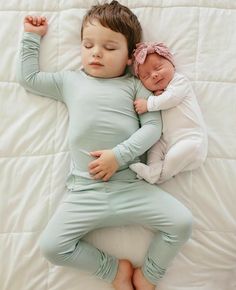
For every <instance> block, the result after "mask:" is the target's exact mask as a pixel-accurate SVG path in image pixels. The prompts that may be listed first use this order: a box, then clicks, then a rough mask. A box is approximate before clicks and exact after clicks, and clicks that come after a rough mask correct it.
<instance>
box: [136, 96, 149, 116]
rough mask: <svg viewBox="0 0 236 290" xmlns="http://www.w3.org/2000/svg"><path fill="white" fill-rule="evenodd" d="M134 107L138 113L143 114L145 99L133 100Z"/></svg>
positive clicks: (145, 110) (145, 109)
mask: <svg viewBox="0 0 236 290" xmlns="http://www.w3.org/2000/svg"><path fill="white" fill-rule="evenodd" d="M134 108H135V111H136V112H137V113H138V114H143V113H146V112H147V110H148V109H147V100H145V99H138V100H136V101H134Z"/></svg>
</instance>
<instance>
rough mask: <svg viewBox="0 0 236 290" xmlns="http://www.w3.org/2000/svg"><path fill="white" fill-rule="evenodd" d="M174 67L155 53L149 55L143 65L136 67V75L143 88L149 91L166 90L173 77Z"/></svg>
mask: <svg viewBox="0 0 236 290" xmlns="http://www.w3.org/2000/svg"><path fill="white" fill-rule="evenodd" d="M174 72H175V69H174V66H173V65H172V63H171V62H169V61H168V60H167V59H166V58H164V57H162V56H160V55H158V54H157V53H152V54H149V55H148V56H147V58H146V60H145V62H144V63H143V64H140V65H139V66H138V75H139V78H140V80H141V82H142V83H143V84H144V86H145V87H146V88H147V89H149V90H150V91H162V90H164V89H166V87H167V86H168V84H169V82H170V81H171V80H172V78H173V76H174Z"/></svg>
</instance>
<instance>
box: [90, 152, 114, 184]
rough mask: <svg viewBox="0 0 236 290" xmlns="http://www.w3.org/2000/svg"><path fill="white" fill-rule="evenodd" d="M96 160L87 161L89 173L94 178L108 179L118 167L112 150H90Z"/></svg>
mask: <svg viewBox="0 0 236 290" xmlns="http://www.w3.org/2000/svg"><path fill="white" fill-rule="evenodd" d="M90 154H91V155H92V156H93V157H97V159H96V160H94V161H92V162H90V163H89V173H90V174H91V175H93V178H94V179H102V180H103V181H108V180H109V179H110V178H111V176H112V175H113V174H114V173H115V172H116V170H117V169H118V168H119V164H118V162H117V160H116V157H115V155H114V153H113V152H112V150H100V151H94V152H90Z"/></svg>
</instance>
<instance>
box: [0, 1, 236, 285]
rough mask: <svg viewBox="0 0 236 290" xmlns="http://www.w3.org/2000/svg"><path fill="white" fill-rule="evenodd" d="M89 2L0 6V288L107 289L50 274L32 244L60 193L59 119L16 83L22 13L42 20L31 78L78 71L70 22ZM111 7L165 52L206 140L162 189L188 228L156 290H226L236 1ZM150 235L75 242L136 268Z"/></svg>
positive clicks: (235, 236) (233, 225) (233, 272)
mask: <svg viewBox="0 0 236 290" xmlns="http://www.w3.org/2000/svg"><path fill="white" fill-rule="evenodd" d="M96 2H97V1H96V0H94V1H93V0H87V1H82V0H67V1H66V0H41V1H38V0H20V1H19V0H8V1H3V0H1V1H0V39H1V44H0V56H1V60H0V63H1V65H0V172H1V174H0V176H1V179H0V290H111V289H112V287H111V285H109V284H107V283H106V282H103V281H100V280H97V279H96V278H95V277H91V276H90V275H88V274H87V273H82V272H78V271H76V270H74V269H69V268H67V269H66V268H62V267H57V266H54V265H51V264H49V263H48V262H47V261H46V260H45V259H44V258H43V257H42V255H41V253H40V250H39V248H38V244H37V241H38V237H39V235H40V233H41V231H42V230H43V228H44V227H45V225H46V224H47V222H48V220H49V218H50V217H51V216H52V214H53V213H54V211H55V209H56V207H57V205H58V203H59V201H60V199H61V198H62V196H63V193H64V191H65V187H64V183H65V179H66V176H67V173H68V170H69V166H70V158H69V153H68V146H67V125H68V115H67V110H66V108H65V106H64V105H63V104H61V103H59V102H56V101H53V100H51V99H47V98H42V97H39V96H37V95H33V94H30V93H27V92H26V91H25V90H24V89H23V88H22V87H21V86H20V85H19V84H18V83H17V79H16V60H17V53H18V51H19V44H20V40H21V37H22V32H23V26H22V21H23V18H24V16H25V15H27V14H36V15H45V16H46V17H47V18H48V19H49V23H50V25H49V31H48V34H47V35H46V36H45V37H44V39H43V40H42V46H41V56H40V63H41V69H42V70H45V71H57V70H64V69H78V68H79V66H80V25H81V19H82V17H83V15H84V13H85V10H86V9H87V8H88V7H90V5H92V4H95V3H96ZM120 2H121V3H122V4H124V5H127V6H129V7H130V8H131V9H132V10H133V11H134V12H135V13H136V14H137V15H138V17H139V19H140V21H141V24H142V26H143V30H144V39H145V40H155V41H163V42H165V43H166V44H167V45H169V46H170V47H171V49H172V52H173V53H174V55H175V59H176V63H177V70H179V71H181V72H182V73H184V74H186V75H187V76H188V77H189V78H190V80H191V82H192V84H193V86H194V89H195V92H196V95H197V97H198V101H199V104H200V106H201V109H202V111H203V114H204V118H205V121H206V124H207V129H208V134H209V151H208V157H207V160H206V162H205V164H204V165H203V166H202V167H201V168H199V169H198V170H195V171H192V172H187V173H184V174H179V175H178V176H176V177H175V178H174V179H173V180H171V181H169V182H166V183H165V184H163V185H162V187H163V188H164V189H166V190H167V191H169V192H170V193H171V194H173V195H174V196H176V197H177V198H178V199H179V200H181V201H182V202H183V203H184V204H185V205H186V206H187V207H188V208H190V210H191V211H192V213H193V215H194V221H195V222H194V231H193V235H192V238H191V240H190V241H189V242H188V243H187V244H186V245H185V246H184V248H183V249H182V251H181V252H180V253H179V255H178V256H177V257H176V259H175V260H174V261H173V263H172V264H171V266H170V268H169V269H168V271H167V274H166V276H165V277H164V278H163V280H162V281H161V282H160V284H159V286H158V290H236V210H235V204H236V32H235V29H236V1H233V0H222V1H221V0H216V1H213V0H163V1H161V0H130V1H128V0H126V1H125V0H123V1H120ZM78 93H79V92H78ZM151 237H152V233H151V232H149V231H148V230H147V229H144V228H142V227H137V226H136V227H119V228H108V229H104V230H98V231H95V232H92V233H90V234H89V235H88V236H87V237H86V239H88V240H89V241H90V242H91V243H93V244H95V245H96V246H97V247H100V248H102V249H105V250H106V251H108V252H110V253H112V254H115V255H117V256H118V257H120V258H128V259H130V260H131V261H132V262H133V263H134V264H135V265H136V266H138V265H140V264H141V263H142V259H143V257H144V253H145V251H146V249H147V247H148V244H149V242H150V239H151ZM144 290H145V289H144Z"/></svg>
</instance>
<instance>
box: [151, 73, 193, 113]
mask: <svg viewBox="0 0 236 290" xmlns="http://www.w3.org/2000/svg"><path fill="white" fill-rule="evenodd" d="M188 90H189V83H188V81H187V79H186V78H185V77H184V76H182V75H179V74H177V73H176V74H175V76H174V78H173V80H172V81H171V82H170V84H169V85H168V86H167V88H166V90H165V91H164V92H163V93H162V94H161V95H159V96H150V97H149V98H148V103H147V108H148V111H149V112H151V111H159V110H168V109H170V108H173V107H175V106H177V105H178V104H180V103H181V102H182V101H183V99H184V98H185V97H186V95H187V94H188Z"/></svg>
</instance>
